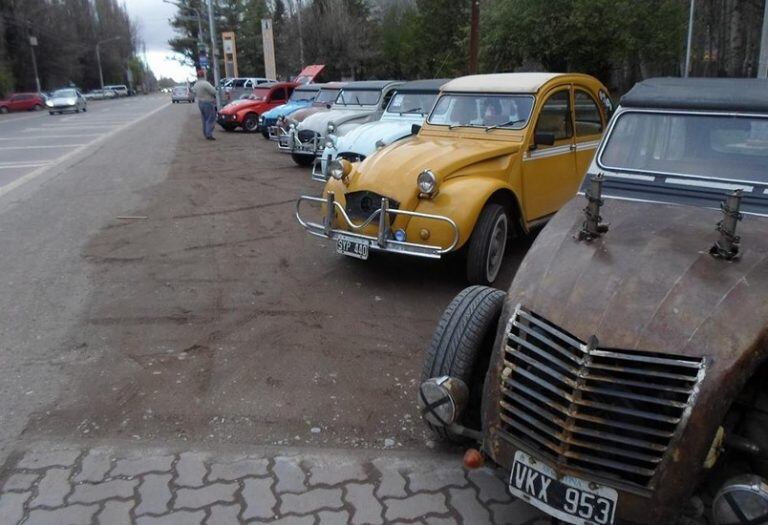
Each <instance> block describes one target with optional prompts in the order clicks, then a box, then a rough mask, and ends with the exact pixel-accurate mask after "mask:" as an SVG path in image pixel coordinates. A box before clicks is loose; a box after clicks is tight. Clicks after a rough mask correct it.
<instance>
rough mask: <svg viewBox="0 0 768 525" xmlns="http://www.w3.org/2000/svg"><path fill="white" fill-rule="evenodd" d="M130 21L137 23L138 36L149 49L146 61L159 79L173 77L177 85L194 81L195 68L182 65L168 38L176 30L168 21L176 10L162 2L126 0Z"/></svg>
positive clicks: (158, 0)
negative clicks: (175, 58)
mask: <svg viewBox="0 0 768 525" xmlns="http://www.w3.org/2000/svg"><path fill="white" fill-rule="evenodd" d="M124 1H125V6H126V7H127V8H128V12H129V13H130V15H131V18H132V19H133V20H134V21H135V22H136V23H137V24H138V29H139V36H140V37H141V39H142V40H144V43H145V44H146V46H147V62H149V67H150V68H152V71H153V72H154V73H155V76H156V77H157V78H160V77H171V78H173V79H174V80H176V81H178V82H183V81H184V80H187V79H188V78H194V76H195V70H194V68H193V67H191V66H189V67H187V66H182V65H180V64H179V62H178V61H177V60H174V57H175V56H176V55H175V54H174V53H173V52H172V51H171V48H170V47H169V46H168V39H169V38H172V37H173V36H174V31H173V28H172V27H171V25H170V24H169V23H168V19H169V18H171V17H172V16H173V14H174V13H175V12H176V7H174V6H172V5H170V4H166V3H164V2H163V1H162V0H124Z"/></svg>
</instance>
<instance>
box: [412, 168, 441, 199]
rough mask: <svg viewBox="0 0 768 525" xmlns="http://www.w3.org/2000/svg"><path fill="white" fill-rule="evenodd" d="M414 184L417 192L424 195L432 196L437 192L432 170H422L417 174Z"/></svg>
mask: <svg viewBox="0 0 768 525" xmlns="http://www.w3.org/2000/svg"><path fill="white" fill-rule="evenodd" d="M416 184H417V185H418V187H419V192H420V193H424V194H426V195H434V193H435V191H436V190H437V177H435V174H434V173H433V172H432V170H424V171H422V172H421V173H419V176H418V177H417V179H416Z"/></svg>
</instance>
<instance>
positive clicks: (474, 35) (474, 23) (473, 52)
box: [469, 0, 480, 75]
mask: <svg viewBox="0 0 768 525" xmlns="http://www.w3.org/2000/svg"><path fill="white" fill-rule="evenodd" d="M470 2H471V3H472V15H471V23H470V29H469V74H470V75H475V74H477V58H478V53H479V51H478V48H479V46H478V39H479V38H478V37H479V35H478V27H479V25H480V0H470Z"/></svg>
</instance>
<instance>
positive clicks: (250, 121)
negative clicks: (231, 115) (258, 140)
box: [243, 113, 259, 133]
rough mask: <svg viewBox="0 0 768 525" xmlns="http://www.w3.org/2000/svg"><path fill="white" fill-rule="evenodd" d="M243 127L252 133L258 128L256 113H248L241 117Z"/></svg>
mask: <svg viewBox="0 0 768 525" xmlns="http://www.w3.org/2000/svg"><path fill="white" fill-rule="evenodd" d="M243 129H244V130H245V131H247V132H248V133H253V132H254V131H257V130H258V129H259V116H258V115H257V114H256V113H248V114H247V115H246V116H245V118H244V119H243Z"/></svg>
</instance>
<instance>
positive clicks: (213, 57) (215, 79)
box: [208, 0, 221, 109]
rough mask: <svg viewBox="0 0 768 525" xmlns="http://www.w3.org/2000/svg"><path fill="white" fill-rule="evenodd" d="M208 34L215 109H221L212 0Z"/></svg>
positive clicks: (209, 2) (209, 8)
mask: <svg viewBox="0 0 768 525" xmlns="http://www.w3.org/2000/svg"><path fill="white" fill-rule="evenodd" d="M208 34H209V35H210V36H211V65H212V66H213V87H215V88H216V107H217V108H219V109H221V91H220V90H219V61H218V60H216V24H214V22H213V0H208Z"/></svg>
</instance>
